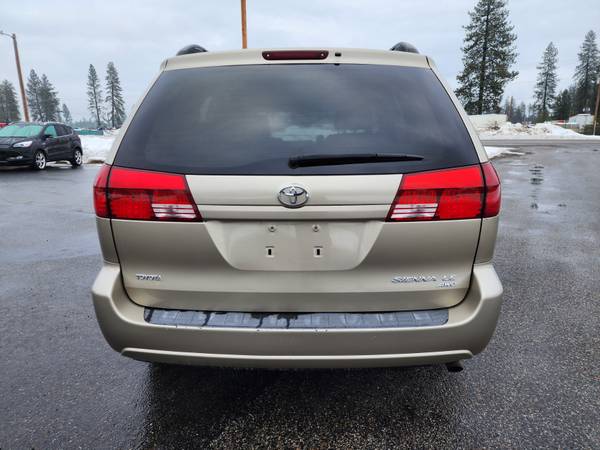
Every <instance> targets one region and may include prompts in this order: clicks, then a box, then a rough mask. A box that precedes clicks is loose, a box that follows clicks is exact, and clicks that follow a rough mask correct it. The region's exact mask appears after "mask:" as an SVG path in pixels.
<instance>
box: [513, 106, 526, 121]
mask: <svg viewBox="0 0 600 450" xmlns="http://www.w3.org/2000/svg"><path fill="white" fill-rule="evenodd" d="M526 115H527V107H526V106H525V102H521V103H519V106H517V107H516V108H515V115H514V117H513V119H514V123H525V121H526V117H525V116H526Z"/></svg>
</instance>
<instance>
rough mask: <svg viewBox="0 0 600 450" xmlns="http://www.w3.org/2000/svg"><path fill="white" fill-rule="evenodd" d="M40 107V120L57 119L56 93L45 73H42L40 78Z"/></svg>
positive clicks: (58, 102)
mask: <svg viewBox="0 0 600 450" xmlns="http://www.w3.org/2000/svg"><path fill="white" fill-rule="evenodd" d="M39 99H40V108H41V112H42V119H41V120H42V121H44V122H49V121H55V120H58V119H59V112H58V105H59V104H60V101H59V100H58V95H57V93H56V90H55V89H54V86H52V83H50V80H48V77H47V76H46V75H45V74H42V79H41V83H40V88H39Z"/></svg>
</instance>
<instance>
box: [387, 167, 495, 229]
mask: <svg viewBox="0 0 600 450" xmlns="http://www.w3.org/2000/svg"><path fill="white" fill-rule="evenodd" d="M482 171H483V175H482ZM488 173H489V175H488ZM492 175H493V177H492ZM484 176H485V182H489V183H490V186H489V188H488V189H486V184H485V183H484ZM488 177H489V181H488ZM488 199H489V201H490V206H489V208H488ZM484 201H485V209H484ZM499 209H500V185H499V181H498V177H497V176H496V172H495V171H494V168H493V167H492V165H491V164H490V163H485V164H482V165H481V166H479V165H476V166H468V167H461V168H457V169H446V170H435V171H431V172H421V173H411V174H407V175H404V176H403V177H402V181H401V183H400V188H399V189H398V193H397V194H396V198H395V200H394V203H393V204H392V206H391V208H390V211H389V213H388V217H387V220H388V221H391V222H403V221H423V220H457V219H474V218H478V217H482V213H483V214H484V217H490V216H494V215H496V214H498V212H499Z"/></svg>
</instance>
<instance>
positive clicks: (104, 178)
mask: <svg viewBox="0 0 600 450" xmlns="http://www.w3.org/2000/svg"><path fill="white" fill-rule="evenodd" d="M109 172H110V166H109V165H107V164H103V165H102V167H100V170H99V171H98V174H97V175H96V180H95V181H94V209H95V210H96V215H97V216H98V217H108V202H107V199H106V188H107V186H108V174H109Z"/></svg>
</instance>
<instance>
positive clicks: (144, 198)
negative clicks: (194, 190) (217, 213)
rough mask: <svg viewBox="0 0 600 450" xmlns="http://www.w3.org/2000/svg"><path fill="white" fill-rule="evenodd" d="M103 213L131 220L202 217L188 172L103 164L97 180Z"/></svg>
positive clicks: (98, 206)
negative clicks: (173, 172) (184, 173)
mask: <svg viewBox="0 0 600 450" xmlns="http://www.w3.org/2000/svg"><path fill="white" fill-rule="evenodd" d="M94 206H95V208H96V214H97V215H98V216H100V217H109V218H112V219H131V220H164V221H172V222H173V221H199V220H202V217H201V216H200V213H199V212H198V208H197V207H196V204H195V203H194V200H193V198H192V195H191V193H190V190H189V187H188V185H187V181H186V179H185V176H183V175H179V174H172V173H162V172H150V171H146V170H136V169H125V168H123V167H113V168H112V170H111V167H110V166H108V165H104V166H102V168H101V169H100V172H99V173H98V176H97V177H96V182H95V184H94Z"/></svg>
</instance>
